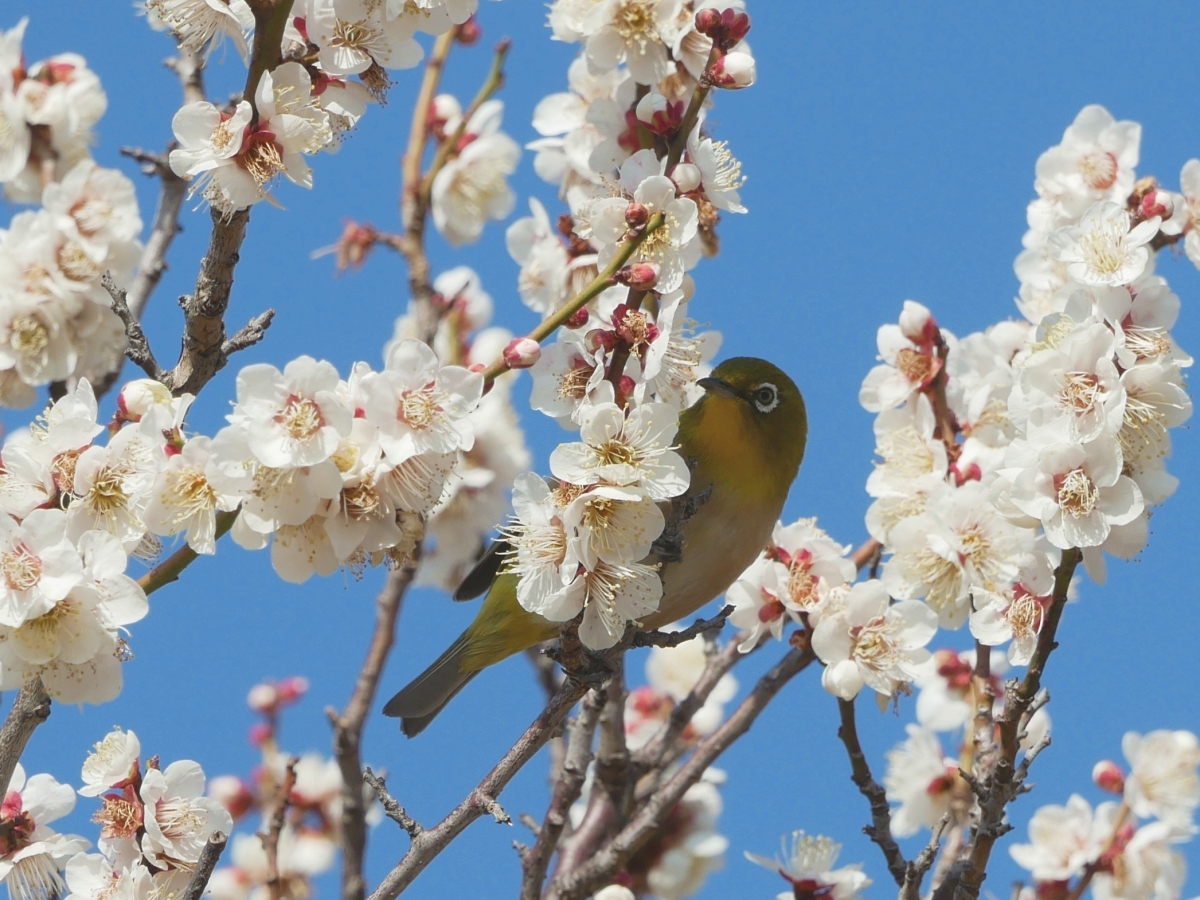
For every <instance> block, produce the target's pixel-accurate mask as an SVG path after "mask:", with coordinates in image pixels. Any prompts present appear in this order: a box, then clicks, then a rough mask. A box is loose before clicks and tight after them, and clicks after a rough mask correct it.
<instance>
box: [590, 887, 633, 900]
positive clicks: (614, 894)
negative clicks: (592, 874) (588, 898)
mask: <svg viewBox="0 0 1200 900" xmlns="http://www.w3.org/2000/svg"><path fill="white" fill-rule="evenodd" d="M594 900H635V897H634V894H633V891H631V890H630V889H629V888H627V887H625V885H623V884H610V885H609V886H608V887H606V888H602V889H601V890H599V891H597V893H596V896H595V898H594Z"/></svg>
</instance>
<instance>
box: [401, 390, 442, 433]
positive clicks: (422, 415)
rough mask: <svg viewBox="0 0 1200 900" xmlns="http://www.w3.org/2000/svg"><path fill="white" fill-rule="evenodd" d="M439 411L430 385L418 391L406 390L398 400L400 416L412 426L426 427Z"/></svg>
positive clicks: (431, 422) (439, 407)
mask: <svg viewBox="0 0 1200 900" xmlns="http://www.w3.org/2000/svg"><path fill="white" fill-rule="evenodd" d="M441 411H442V408H441V406H439V405H438V402H437V398H436V397H434V395H433V386H432V385H427V386H426V387H424V388H422V389H421V390H418V391H407V392H406V393H405V394H404V397H403V399H402V400H401V401H400V418H402V419H403V420H404V421H405V422H407V423H408V424H409V426H411V427H412V428H428V427H429V426H430V425H432V424H433V423H434V421H435V420H436V419H437V417H438V414H439V413H440V412H441Z"/></svg>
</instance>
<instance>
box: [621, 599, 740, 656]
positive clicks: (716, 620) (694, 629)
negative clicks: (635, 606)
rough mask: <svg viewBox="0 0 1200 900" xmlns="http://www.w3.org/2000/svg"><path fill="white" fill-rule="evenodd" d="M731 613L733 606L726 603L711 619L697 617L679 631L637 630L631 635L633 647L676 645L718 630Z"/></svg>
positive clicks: (723, 625)
mask: <svg viewBox="0 0 1200 900" xmlns="http://www.w3.org/2000/svg"><path fill="white" fill-rule="evenodd" d="M732 614H733V606H732V605H730V604H726V605H725V606H723V607H721V611H720V612H718V613H717V614H716V615H715V616H713V617H712V618H711V619H697V620H696V621H695V622H693V623H692V624H691V625H689V626H688V627H687V628H684V629H683V630H681V631H639V632H638V633H637V634H635V635H634V636H633V646H635V647H678V646H679V645H680V644H686V643H687V642H688V641H690V640H691V639H692V638H696V637H699V636H700V635H702V634H708V632H710V631H720V630H721V629H722V628H724V627H725V621H726V620H727V619H728V618H729V617H730V616H731V615H732Z"/></svg>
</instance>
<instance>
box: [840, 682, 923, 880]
mask: <svg viewBox="0 0 1200 900" xmlns="http://www.w3.org/2000/svg"><path fill="white" fill-rule="evenodd" d="M838 713H839V714H840V715H841V719H842V724H841V727H840V728H838V738H839V739H840V740H841V742H842V743H843V744H845V745H846V755H847V756H849V757H850V771H851V775H850V780H851V781H853V782H854V784H855V786H856V787H857V788H858V790H859V792H860V793H861V794H862V795H863V796H864V797H866V798H867V802H868V803H870V804H871V824H870V825H867V826H865V827H864V828H863V834H865V835H866V836H867V837H869V838H870V839H871V840H872V841H874V842H875V843H876V844H877V845H879V849H880V850H882V851H883V857H884V859H885V860H886V861H887V867H888V871H889V872H890V873H891V874H892V878H893V879H895V881H896V884H897V886H900V887H903V885H904V880H905V876H906V873H907V869H908V863H907V861H906V860H905V859H904V854H903V853H901V852H900V847H899V845H898V844H897V843H896V839H895V838H893V837H892V810H891V807H890V806H888V801H887V793H886V792H885V791H884V789H883V787H882V786H881V785H880V784H879V782H877V781H876V780H875V778H874V777H873V776H872V775H871V767H870V765H869V764H868V763H867V756H866V754H865V753H863V749H862V744H860V743H859V742H858V725H857V723H856V722H855V721H854V701H853V700H842V699H841V698H840V697H839V698H838Z"/></svg>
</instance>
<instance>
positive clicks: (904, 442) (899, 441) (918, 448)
mask: <svg viewBox="0 0 1200 900" xmlns="http://www.w3.org/2000/svg"><path fill="white" fill-rule="evenodd" d="M875 452H876V453H878V454H879V455H880V456H881V457H883V463H882V465H883V466H884V468H886V469H887V470H888V473H889V474H892V475H895V476H896V477H898V478H906V479H907V478H916V477H918V476H920V475H925V474H928V473H929V472H932V471H933V451H932V450H930V449H929V445H928V444H926V443H925V438H923V437H922V436H921V434H920V432H918V431H917V429H915V428H913V427H912V426H911V425H906V426H905V427H903V428H897V429H895V430H893V431H889V432H887V433H885V434H884V435H883V436H882V437H881V438H880V439H879V446H878V447H876V448H875Z"/></svg>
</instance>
